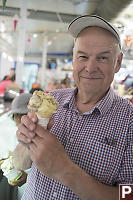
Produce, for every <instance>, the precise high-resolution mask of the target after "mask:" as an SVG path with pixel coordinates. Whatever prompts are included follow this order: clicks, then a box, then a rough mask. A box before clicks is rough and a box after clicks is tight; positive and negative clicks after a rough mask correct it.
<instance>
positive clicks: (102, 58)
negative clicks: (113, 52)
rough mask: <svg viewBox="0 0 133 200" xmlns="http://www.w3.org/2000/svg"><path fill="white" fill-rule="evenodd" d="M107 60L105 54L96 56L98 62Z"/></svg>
mask: <svg viewBox="0 0 133 200" xmlns="http://www.w3.org/2000/svg"><path fill="white" fill-rule="evenodd" d="M107 60H108V57H106V56H100V57H97V61H98V62H106V61H107Z"/></svg>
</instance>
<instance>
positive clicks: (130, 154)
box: [117, 112, 133, 184]
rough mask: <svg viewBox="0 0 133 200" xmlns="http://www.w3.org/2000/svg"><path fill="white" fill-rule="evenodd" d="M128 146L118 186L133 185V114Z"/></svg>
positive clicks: (132, 114)
mask: <svg viewBox="0 0 133 200" xmlns="http://www.w3.org/2000/svg"><path fill="white" fill-rule="evenodd" d="M127 144H128V145H127V148H126V150H125V152H124V156H123V162H122V165H121V168H120V171H119V176H118V182H117V183H118V184H120V183H121V184H133V112H132V113H131V120H130V125H129V130H128V135H127Z"/></svg>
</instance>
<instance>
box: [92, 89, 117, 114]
mask: <svg viewBox="0 0 133 200" xmlns="http://www.w3.org/2000/svg"><path fill="white" fill-rule="evenodd" d="M114 97H115V94H114V91H113V89H112V88H110V89H109V90H108V92H107V93H106V95H105V96H104V97H103V98H102V99H101V100H100V101H99V102H98V103H97V105H96V106H95V108H97V109H98V110H99V111H100V113H101V114H105V113H107V111H108V110H109V109H110V108H111V106H112V103H113V100H114Z"/></svg>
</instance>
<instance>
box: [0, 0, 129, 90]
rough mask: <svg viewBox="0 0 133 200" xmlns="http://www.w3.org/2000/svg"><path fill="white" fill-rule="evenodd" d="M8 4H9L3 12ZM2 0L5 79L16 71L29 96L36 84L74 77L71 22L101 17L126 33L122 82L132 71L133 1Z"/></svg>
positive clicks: (0, 63)
mask: <svg viewBox="0 0 133 200" xmlns="http://www.w3.org/2000/svg"><path fill="white" fill-rule="evenodd" d="M3 1H6V4H5V7H4V8H3ZM3 1H2V0H0V80H2V79H3V77H4V76H5V75H6V74H8V73H9V70H10V68H11V67H14V68H15V73H16V82H17V83H18V85H19V86H20V88H21V89H24V91H25V92H28V91H29V90H30V89H31V88H32V84H33V83H35V82H36V83H38V84H40V85H41V87H42V88H44V90H47V86H48V81H49V80H50V79H53V78H56V79H58V80H59V81H60V80H61V79H64V78H65V77H66V75H67V76H68V77H69V78H70V79H71V81H73V78H72V65H71V63H72V48H73V38H72V37H71V36H70V35H69V34H68V33H67V27H68V24H69V22H70V21H71V20H73V19H74V18H75V17H76V16H79V15H82V14H98V15H100V16H102V17H104V18H105V19H107V20H109V21H110V22H111V23H114V24H115V25H116V26H117V27H118V28H119V30H120V32H121V38H122V45H123V52H124V61H123V66H122V69H121V71H120V73H119V74H117V80H118V79H119V80H124V78H125V76H127V74H129V73H132V68H133V67H132V57H133V35H132V34H133V30H132V29H133V26H132V23H133V1H132V0H122V1H121V0H111V1H110V0H38V1H36V0H3Z"/></svg>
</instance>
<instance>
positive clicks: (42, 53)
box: [0, 0, 133, 200]
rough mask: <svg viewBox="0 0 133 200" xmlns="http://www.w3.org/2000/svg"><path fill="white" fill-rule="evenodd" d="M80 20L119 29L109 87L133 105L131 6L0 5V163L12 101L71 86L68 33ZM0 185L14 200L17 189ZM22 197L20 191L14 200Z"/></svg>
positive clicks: (83, 1) (121, 0)
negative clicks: (96, 19) (99, 20)
mask: <svg viewBox="0 0 133 200" xmlns="http://www.w3.org/2000/svg"><path fill="white" fill-rule="evenodd" d="M82 14H89V15H90V14H97V15H100V16H101V17H103V18H105V19H106V20H108V21H110V22H111V23H113V24H114V25H115V26H117V28H118V29H119V31H120V34H121V40H122V50H123V53H124V59H123V63H122V67H121V69H120V71H119V72H118V73H117V74H116V75H115V79H114V81H113V83H112V87H113V89H114V90H115V92H116V93H117V94H119V95H120V96H123V97H124V98H127V99H128V100H129V101H131V102H132V103H133V0H0V127H1V132H0V146H1V151H0V159H3V158H7V157H8V154H9V152H10V151H13V149H14V148H15V146H16V144H17V140H16V136H15V134H16V130H17V127H16V125H15V123H14V121H13V120H12V110H11V109H12V106H11V105H12V101H13V99H14V98H16V97H17V96H19V95H20V94H21V93H32V92H33V91H34V90H35V89H37V88H41V89H42V90H44V91H45V92H49V91H51V90H53V89H58V88H65V87H74V86H75V84H74V80H73V76H72V49H73V38H72V37H71V36H70V35H69V34H68V32H67V27H68V24H69V23H70V22H71V21H72V20H73V19H74V18H75V17H77V16H79V15H82ZM2 181H3V179H2ZM2 181H0V191H1V192H0V199H3V200H6V199H10V200H11V199H17V197H14V195H16V191H17V190H16V188H15V189H14V188H10V186H9V184H8V183H7V181H5V180H4V181H3V182H2ZM4 190H6V191H7V190H8V197H7V196H6V197H5V196H4V195H5V194H6V192H5V193H4ZM22 193H23V188H22V187H21V188H19V189H18V198H19V199H20V198H21V195H22Z"/></svg>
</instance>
